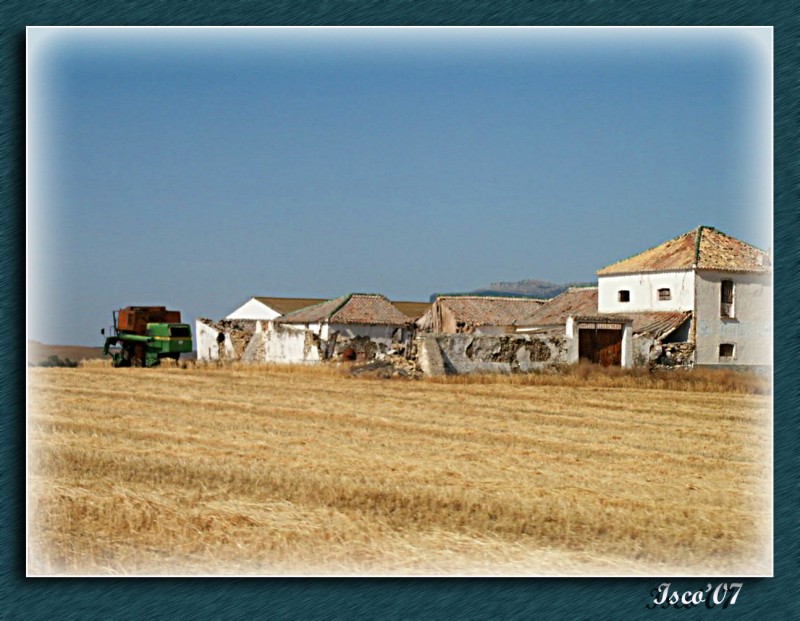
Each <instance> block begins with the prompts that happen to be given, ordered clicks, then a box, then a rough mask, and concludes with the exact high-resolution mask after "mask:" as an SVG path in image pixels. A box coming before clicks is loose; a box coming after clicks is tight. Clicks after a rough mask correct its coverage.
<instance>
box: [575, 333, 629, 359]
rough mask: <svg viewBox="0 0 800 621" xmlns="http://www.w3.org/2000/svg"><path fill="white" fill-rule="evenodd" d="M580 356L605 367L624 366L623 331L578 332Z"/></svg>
mask: <svg viewBox="0 0 800 621" xmlns="http://www.w3.org/2000/svg"><path fill="white" fill-rule="evenodd" d="M578 356H579V357H580V358H581V359H582V360H588V361H589V362H594V363H595V364H602V365H603V366H604V367H611V366H620V365H621V364H622V330H619V329H607V328H584V329H580V330H578Z"/></svg>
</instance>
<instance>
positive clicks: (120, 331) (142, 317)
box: [101, 306, 192, 367]
mask: <svg viewBox="0 0 800 621" xmlns="http://www.w3.org/2000/svg"><path fill="white" fill-rule="evenodd" d="M112 317H113V318H114V321H113V323H112V325H111V329H110V333H111V334H110V336H107V337H106V341H105V345H104V347H103V354H104V355H107V356H111V358H112V361H113V364H114V366H115V367H131V366H137V367H139V366H141V367H154V366H157V365H158V364H159V363H160V362H161V360H162V359H163V358H171V359H172V360H177V359H178V358H179V357H180V355H181V354H182V353H187V352H190V351H192V331H191V329H190V328H189V325H188V324H185V323H181V314H180V312H179V311H171V310H167V309H166V307H164V306H128V307H126V308H123V309H120V310H119V311H115V312H113V313H112ZM101 334H105V330H101Z"/></svg>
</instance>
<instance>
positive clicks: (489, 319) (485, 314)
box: [417, 295, 545, 335]
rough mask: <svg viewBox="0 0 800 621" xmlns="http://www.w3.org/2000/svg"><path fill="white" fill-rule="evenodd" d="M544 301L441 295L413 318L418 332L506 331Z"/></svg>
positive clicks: (463, 332)
mask: <svg viewBox="0 0 800 621" xmlns="http://www.w3.org/2000/svg"><path fill="white" fill-rule="evenodd" d="M544 302H545V300H540V299H537V298H523V297H500V296H479V295H441V296H439V297H437V298H436V300H435V301H434V302H433V304H432V305H431V307H430V309H428V311H427V312H426V313H425V314H424V315H423V316H422V317H421V318H420V319H419V320H418V321H417V326H418V328H419V329H420V331H421V332H431V333H435V334H476V335H491V334H507V333H511V332H513V331H514V324H515V322H516V321H519V320H520V319H522V318H524V317H526V316H528V315H530V314H531V313H532V312H534V311H535V310H536V309H538V308H539V307H540V306H541V305H542V304H544Z"/></svg>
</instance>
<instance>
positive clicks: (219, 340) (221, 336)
mask: <svg viewBox="0 0 800 621" xmlns="http://www.w3.org/2000/svg"><path fill="white" fill-rule="evenodd" d="M224 342H225V334H223V333H222V332H220V333H219V334H217V343H220V344H221V343H224Z"/></svg>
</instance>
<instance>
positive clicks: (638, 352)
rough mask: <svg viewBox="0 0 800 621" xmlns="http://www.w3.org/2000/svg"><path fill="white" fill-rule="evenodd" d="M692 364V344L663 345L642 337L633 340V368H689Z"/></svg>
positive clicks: (638, 336)
mask: <svg viewBox="0 0 800 621" xmlns="http://www.w3.org/2000/svg"><path fill="white" fill-rule="evenodd" d="M694 362H695V347H694V345H693V344H692V343H688V342H679V343H664V342H662V341H658V340H656V339H654V338H653V337H649V336H642V335H636V336H634V338H633V366H635V367H650V368H654V367H662V368H663V367H691V366H693V365H694Z"/></svg>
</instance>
